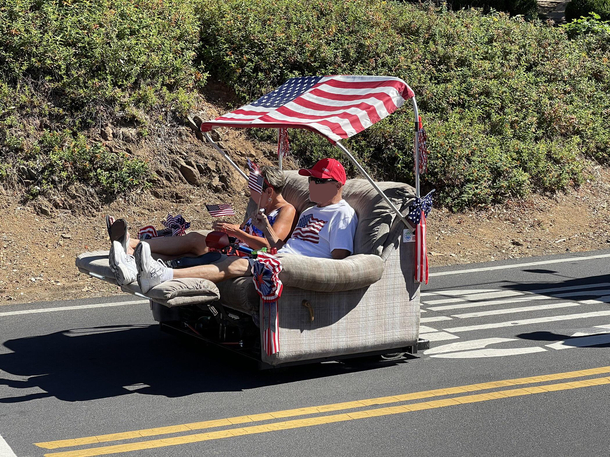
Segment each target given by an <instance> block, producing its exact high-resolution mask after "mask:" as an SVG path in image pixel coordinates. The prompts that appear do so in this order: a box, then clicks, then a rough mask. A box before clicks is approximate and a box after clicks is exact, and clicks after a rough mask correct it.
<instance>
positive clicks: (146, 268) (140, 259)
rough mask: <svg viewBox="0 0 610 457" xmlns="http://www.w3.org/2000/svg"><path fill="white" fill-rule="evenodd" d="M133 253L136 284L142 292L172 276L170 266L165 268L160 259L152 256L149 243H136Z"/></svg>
mask: <svg viewBox="0 0 610 457" xmlns="http://www.w3.org/2000/svg"><path fill="white" fill-rule="evenodd" d="M134 254H135V258H136V268H137V270H138V285H139V286H140V290H141V291H142V293H143V294H145V293H146V292H148V291H149V290H150V289H152V288H153V287H155V286H156V285H159V284H161V283H162V282H165V281H168V280H170V279H171V278H172V277H173V272H172V271H171V268H167V267H166V266H165V265H164V264H163V262H162V261H161V260H155V259H153V258H152V255H151V254H150V245H149V244H148V243H146V242H145V241H141V242H140V243H138V246H137V247H136V251H135V252H134Z"/></svg>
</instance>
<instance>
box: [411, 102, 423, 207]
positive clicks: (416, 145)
mask: <svg viewBox="0 0 610 457" xmlns="http://www.w3.org/2000/svg"><path fill="white" fill-rule="evenodd" d="M411 103H412V104H413V112H414V113H415V139H414V141H413V160H414V162H415V196H416V197H417V198H419V197H420V196H421V194H420V191H419V135H418V132H419V111H418V110H417V102H416V101H415V97H413V98H411Z"/></svg>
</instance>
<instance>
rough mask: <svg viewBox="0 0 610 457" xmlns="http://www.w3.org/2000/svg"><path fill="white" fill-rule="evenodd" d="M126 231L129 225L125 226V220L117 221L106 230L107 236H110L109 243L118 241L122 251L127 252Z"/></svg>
mask: <svg viewBox="0 0 610 457" xmlns="http://www.w3.org/2000/svg"><path fill="white" fill-rule="evenodd" d="M128 230H129V225H127V221H126V220H125V219H117V220H116V221H114V223H113V224H112V225H111V226H110V229H109V230H108V234H109V235H110V242H111V243H112V242H113V241H118V242H119V243H121V245H122V246H123V250H124V251H125V252H127V243H128V241H127V240H128V236H129V235H128Z"/></svg>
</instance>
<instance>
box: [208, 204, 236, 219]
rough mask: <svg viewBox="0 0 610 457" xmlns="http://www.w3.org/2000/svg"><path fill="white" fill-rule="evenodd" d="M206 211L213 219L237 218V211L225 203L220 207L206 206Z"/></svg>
mask: <svg viewBox="0 0 610 457" xmlns="http://www.w3.org/2000/svg"><path fill="white" fill-rule="evenodd" d="M205 207H206V209H207V210H208V212H209V213H210V216H212V217H222V216H235V211H233V208H232V207H231V205H229V204H227V203H223V204H220V205H205Z"/></svg>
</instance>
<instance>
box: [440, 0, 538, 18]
mask: <svg viewBox="0 0 610 457" xmlns="http://www.w3.org/2000/svg"><path fill="white" fill-rule="evenodd" d="M448 3H449V4H450V5H451V8H452V9H453V10H460V9H463V8H481V9H482V10H483V12H485V13H489V12H491V11H503V12H507V13H510V14H511V15H518V14H520V15H523V16H528V17H535V16H536V15H537V14H538V2H537V1H536V0H451V1H449V2H448Z"/></svg>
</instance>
